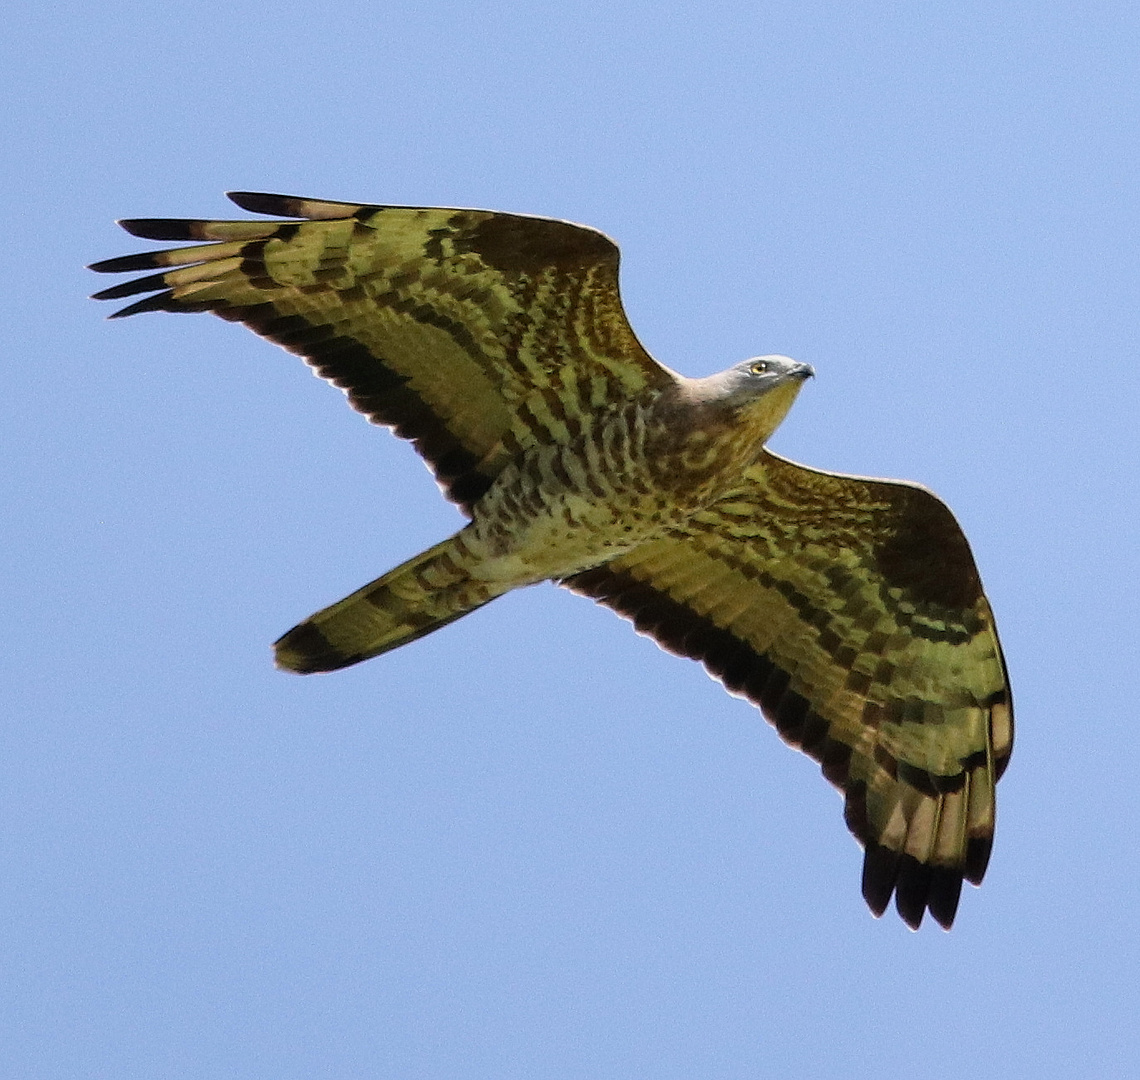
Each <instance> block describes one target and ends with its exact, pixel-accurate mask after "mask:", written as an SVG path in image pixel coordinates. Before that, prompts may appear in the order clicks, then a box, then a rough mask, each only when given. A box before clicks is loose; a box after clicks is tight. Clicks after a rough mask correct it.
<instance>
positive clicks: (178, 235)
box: [118, 218, 207, 240]
mask: <svg viewBox="0 0 1140 1080" xmlns="http://www.w3.org/2000/svg"><path fill="white" fill-rule="evenodd" d="M205 224H207V222H204V221H202V220H200V219H199V218H123V219H122V220H121V221H119V222H118V225H119V227H120V228H123V229H126V231H127V232H129V233H130V234H131V236H137V237H139V238H140V239H142V240H200V239H202V236H201V229H202V226H203V225H205Z"/></svg>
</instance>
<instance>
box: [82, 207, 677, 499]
mask: <svg viewBox="0 0 1140 1080" xmlns="http://www.w3.org/2000/svg"><path fill="white" fill-rule="evenodd" d="M230 198H231V199H233V201H234V202H236V203H237V204H238V205H239V206H240V207H242V209H245V210H250V211H253V212H255V213H263V214H276V215H283V216H286V217H293V218H300V219H303V220H300V221H288V222H284V221H264V222H263V221H197V220H165V219H149V218H148V219H138V220H131V221H123V222H120V224H121V225H122V226H123V228H125V229H126V230H127V231H128V232H130V233H132V234H133V235H135V236H141V237H145V238H147V239H151V240H203V241H211V242H209V243H204V244H198V245H194V246H191V247H183V248H175V249H173V250H168V251H153V252H148V253H144V254H141V255H127V256H125V257H123V258H119V259H108V260H106V261H105V262H100V263H95V264H94V265H93V266H92V269H93V270H98V271H102V272H108V273H120V272H128V271H140V270H151V269H156V270H159V271H160V273H157V274H152V275H148V276H146V277H143V278H139V279H136V280H134V281H128V282H125V283H123V284H121V285H116V286H113V287H112V288H110V289H105V290H103V291H102V292H99V293H96V294H95V298H96V299H99V300H111V299H118V298H120V297H125V296H132V295H135V294H139V293H152V294H154V295H151V296H148V297H147V298H146V299H143V300H139V301H137V302H135V303H133V304H131V305H130V306H129V307H126V308H123V309H122V310H121V311H119V312H116V315H117V316H122V315H133V314H135V313H137V312H141V311H212V312H214V313H215V314H217V315H220V316H222V317H223V318H225V319H230V320H235V321H238V322H243V323H245V324H246V325H247V326H249V327H250V328H251V329H253V330H255V331H256V332H257V333H259V334H261V335H263V336H264V337H266V338H269V339H270V340H271V341H275V342H277V344H279V345H282V346H284V347H285V348H286V349H289V350H290V351H291V352H295V353H299V354H300V355H301V356H303V357H304V358H305V360H306V361H307V362H308V363H309V364H310V365H311V366H312V367H313V368H314V369H315V371H316V372H317V374H318V375H320V376H321V377H322V378H325V379H328V380H329V381H330V382H332V383H334V384H335V385H337V386H339V387H341V388H342V389H343V390H345V391H346V392H347V394H348V399H349V401H350V402H351V403H352V405H353V406H354V407H355V408H357V409H359V410H360V411H361V412H363V413H364V414H365V415H367V416H368V417H369V419H371V420H372V421H373V422H375V423H378V424H385V425H388V426H390V427H392V428H393V429H394V430H395V432H396V433H397V434H399V435H402V436H404V437H405V438H409V439H412V440H413V441H414V443H415V446H416V448H417V449H418V450H419V452H420V453H421V454H422V455H423V457H424V458H425V459H426V460H427V462H428V464H429V465H430V466H431V468H432V470H433V472H434V473H435V475H436V478H437V480H438V481H439V483H440V484H441V486H442V487H443V488H444V490H445V491H446V492H447V494H448V495H449V497H450V498H452V499H453V500H454V501H455V502H457V503H459V504H460V505H461V506H462V507H464V509H469V508H470V506H471V504H473V503H474V502H475V501H476V500H477V499H478V498H479V497H480V496H481V495H482V494H483V493H484V492H485V491H486V490H487V488H488V487H489V486H490V484H491V482H492V481H493V480H494V477H495V476H496V474H497V473H498V472H499V470H500V469H501V468H502V467H503V465H504V464H505V463H506V462H507V461H508V460H510V459H511V458H512V457H513V456H514V455H515V454H517V453H518V452H519V450H520V449H521V448H524V447H526V446H528V445H531V444H533V443H535V442H549V441H558V440H560V439H562V438H566V437H568V435H567V432H568V430H569V429H571V428H572V427H573V419H572V418H573V417H575V416H578V415H580V414H582V413H583V412H585V411H593V412H597V411H601V410H604V409H605V408H606V407H607V405H609V404H610V403H612V402H614V401H617V400H620V399H624V398H626V397H628V396H629V395H631V394H636V393H638V392H639V391H641V390H643V389H644V388H646V387H647V386H650V387H652V386H664V385H666V384H667V383H668V382H669V381H670V379H671V377H672V376H671V375H670V373H669V372H667V371H666V370H665V369H664V368H662V367H661V366H660V365H659V364H657V363H656V362H655V361H654V360H653V359H652V358H651V357H650V356H649V355H648V354H647V353H646V352H645V350H644V349H643V348H642V347H641V345H640V344H639V343H638V341H637V338H636V337H635V336H634V333H633V331H632V329H631V328H630V326H629V323H628V321H627V320H626V317H625V314H624V311H623V310H622V305H621V299H620V297H619V294H618V250H617V247H616V246H615V245H614V244H613V242H612V241H611V240H609V239H608V238H607V237H605V236H603V235H602V234H601V233H599V232H596V231H595V230H593V229H588V228H584V227H582V226H579V225H571V224H568V223H567V222H563V221H553V220H550V219H547V218H533V217H522V216H518V215H514V214H498V213H491V212H489V211H482V210H451V209H429V208H414V207H397V206H359V205H355V204H350V203H339V202H317V201H315V200H312V199H300V198H293V197H290V196H283V195H260V194H252V193H249V192H238V193H233V194H231V195H230ZM568 418H570V421H569V423H568Z"/></svg>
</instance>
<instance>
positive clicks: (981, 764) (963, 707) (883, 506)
mask: <svg viewBox="0 0 1140 1080" xmlns="http://www.w3.org/2000/svg"><path fill="white" fill-rule="evenodd" d="M563 584H565V585H567V586H568V587H569V588H571V589H574V590H575V591H577V592H581V593H584V594H586V595H587V596H591V597H593V598H594V599H595V600H599V601H600V602H601V603H603V604H606V605H608V606H609V607H612V608H614V609H615V610H616V611H618V612H619V613H620V614H622V615H625V616H626V617H628V618H630V619H632V620H633V622H634V625H635V626H636V627H637V629H638V630H639V631H640V632H642V633H644V634H647V635H649V636H651V637H653V638H655V639H656V640H657V641H658V642H659V643H660V644H661V645H662V646H663V647H664V648H666V649H668V650H669V651H671V652H674V653H678V654H680V655H682V656H690V657H693V658H694V659H697V660H700V661H702V662H703V663H704V665H705V667H706V668H707V669H708V670H709V672H710V673H711V674H712V675H714V676H715V677H716V678H718V679H720V680H721V682H723V683H724V685H725V686H726V687H727V688H728V689H729V690H731V691H733V692H736V693H740V694H742V695H744V696H746V697H747V698H749V699H750V700H751V701H753V702H755V703H756V704H757V705H759V706H760V708H761V709H762V710H763V712H764V714H765V716H766V717H767V718H768V719H769V720H770V721H771V722H772V723H773V724H775V725H776V727H777V729H778V730H779V732H780V734H781V735H782V736H783V738H784V739H785V740H786V741H787V742H789V743H791V744H792V745H793V746H798V747H800V748H801V749H803V750H804V751H806V752H807V753H808V754H810V755H811V756H812V757H814V758H815V759H816V760H817V761H819V762H820V764H821V765H822V768H823V773H824V775H825V776H826V777H827V778H828V779H829V780H830V781H831V782H832V783H833V784H835V785H836V786H837V787H839V788H840V789H841V790H842V791H843V792H844V793H845V795H846V809H845V817H846V820H847V824H848V826H849V828H850V829H851V831H852V832H853V833H854V834H855V836H856V837H857V838H858V839H859V840H860V841H861V842H862V844H863V845H864V848H865V858H864V864H863V895H864V896H865V898H866V900H867V903H868V904H869V905H870V907H871V909H872V910H873V911H874V912H875V914H876V915H878V914H881V913H882V912H883V910H884V909H885V908H886V906H887V904H888V902H889V901H890V898H891V894H892V892H893V893H894V894H895V899H896V905H897V907H898V910H899V914H900V915H902V917H903V919H905V920H906V922H907V923H908V924H909V925H910V926H912V927H917V926H918V925H919V923H920V922H921V921H922V917H923V914H924V912H925V911H926V910H927V909H929V911H930V913H931V915H932V916H933V917H934V918H935V919H936V920H937V921H938V922H939V923H941V924H942V925H943V926H944V927H947V928H949V926H950V924H951V923H952V922H953V919H954V914H955V912H956V910H957V907H958V898H959V894H960V892H961V888H962V880H963V878H965V879H967V880H969V881H971V882H973V883H975V884H977V883H979V882H980V881H981V879H982V875H983V874H984V873H985V869H986V864H987V862H988V860H989V854H990V848H991V845H992V842H993V831H994V785H995V783H996V781H997V779H998V777H1000V775H1001V773H1002V771H1003V769H1004V768H1005V765H1006V762H1007V761H1008V760H1009V754H1010V749H1011V746H1012V742H1013V713H1012V707H1011V700H1010V694H1009V686H1008V682H1007V679H1006V672H1005V664H1004V661H1003V659H1002V654H1001V647H1000V645H999V644H998V639H997V633H996V631H995V629H994V622H993V616H992V615H991V612H990V607H989V604H988V603H987V601H986V598H985V595H984V594H983V592H982V586H981V581H980V579H979V577H978V573H977V570H976V569H975V567H974V560H973V557H972V556H971V554H970V549H969V547H968V545H967V543H966V539H965V537H964V536H963V535H962V532H961V530H960V529H959V527H958V524H957V522H956V521H955V520H954V518H953V516H952V515H951V513H950V511H949V510H948V509H947V508H946V506H945V505H944V504H943V503H941V502H940V501H939V500H938V499H937V498H935V497H934V496H933V495H932V494H931V493H930V492H928V491H926V490H924V489H922V488H919V487H917V486H912V485H907V484H898V483H891V482H886V481H882V480H868V479H860V478H856V477H847V476H838V475H835V474H832V473H824V472H817V471H815V470H812V469H806V468H804V467H803V466H800V465H796V464H794V463H792V462H790V461H785V460H784V459H782V458H779V457H776V456H774V455H771V454H767V453H765V454H764V456H763V458H762V460H761V461H760V463H759V464H758V465H756V466H755V467H753V468H752V469H751V470H749V472H748V473H747V475H746V479H745V482H744V483H742V484H741V485H740V486H739V487H738V488H737V489H736V490H734V491H732V492H730V493H728V494H726V495H725V496H723V497H722V498H721V499H720V500H719V501H718V502H717V503H716V504H715V505H714V506H712V507H711V508H710V509H708V510H707V511H704V512H702V513H700V514H698V515H697V516H696V517H695V518H694V519H693V521H692V523H691V526H690V527H689V528H688V529H687V530H686V531H685V532H684V533H683V534H681V533H678V534H677V535H675V536H674V537H672V538H669V539H663V540H657V541H653V542H651V543H647V544H644V545H642V546H641V547H639V548H636V549H635V550H634V551H631V552H629V553H628V554H626V555H622V556H620V557H619V558H617V559H614V560H613V561H612V562H610V563H608V564H606V565H604V566H602V567H599V568H597V569H594V570H588V571H586V572H584V573H581V574H578V575H576V576H575V577H572V578H568V579H567V580H566V581H565V582H563Z"/></svg>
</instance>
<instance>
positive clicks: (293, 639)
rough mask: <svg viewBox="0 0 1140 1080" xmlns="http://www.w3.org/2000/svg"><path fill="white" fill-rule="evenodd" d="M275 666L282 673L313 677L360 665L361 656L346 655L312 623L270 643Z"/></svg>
mask: <svg viewBox="0 0 1140 1080" xmlns="http://www.w3.org/2000/svg"><path fill="white" fill-rule="evenodd" d="M273 649H274V652H275V653H276V662H277V666H278V667H279V668H281V670H282V671H292V672H295V673H296V674H298V675H313V674H315V673H317V672H321V671H338V670H339V669H340V668H345V667H349V666H350V665H352V664H356V663H359V662H360V661H361V660H363V659H364V657H363V656H345V655H344V653H342V652H339V651H338V650H337V649H335V648H334V647H333V646H332V645H331V644H330V643H329V640H328V638H326V637H325V635H324V634H322V633H321V632H320V630H319V629H318V628H317V627H316V626H315V625H314V624H313V623H311V622H303V623H301V624H299V625H298V626H294V627H293V629H292V630H290V631H289V632H288V633H286V634H283V635H282V636H281V637H279V638H278V639H277V640H276V641H275V642H274V643H273Z"/></svg>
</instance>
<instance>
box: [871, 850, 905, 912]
mask: <svg viewBox="0 0 1140 1080" xmlns="http://www.w3.org/2000/svg"><path fill="white" fill-rule="evenodd" d="M898 870H899V856H898V853H897V852H894V851H891V850H890V849H889V848H885V847H883V846H882V844H875V843H868V844H867V849H866V852H865V853H864V855H863V899H864V900H866V901H867V907H869V908H870V909H871V913H872V914H873V915H874V916H875V918H876V919H877V918H878V917H879V916H880V915H882V914H883V912H884V911H886V910H887V904H889V903H890V902H891V893H892V892H894V889H895V881H896V880H897V878H898Z"/></svg>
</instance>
